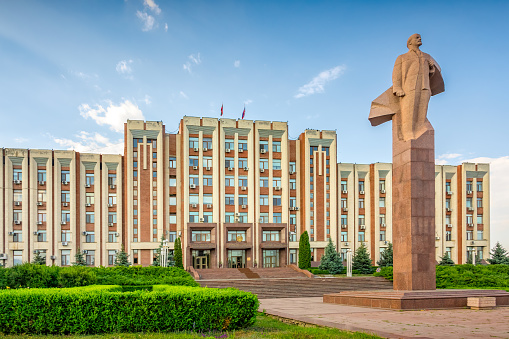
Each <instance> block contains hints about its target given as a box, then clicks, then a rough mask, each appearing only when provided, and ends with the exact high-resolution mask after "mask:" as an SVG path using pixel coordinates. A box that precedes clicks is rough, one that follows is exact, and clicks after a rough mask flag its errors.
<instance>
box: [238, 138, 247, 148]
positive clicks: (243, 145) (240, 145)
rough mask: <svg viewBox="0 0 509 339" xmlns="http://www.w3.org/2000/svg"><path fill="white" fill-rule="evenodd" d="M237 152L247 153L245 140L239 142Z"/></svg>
mask: <svg viewBox="0 0 509 339" xmlns="http://www.w3.org/2000/svg"><path fill="white" fill-rule="evenodd" d="M238 144H239V150H240V149H241V150H243V151H247V140H239V142H238Z"/></svg>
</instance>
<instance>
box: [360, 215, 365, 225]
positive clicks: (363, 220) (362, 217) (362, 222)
mask: <svg viewBox="0 0 509 339" xmlns="http://www.w3.org/2000/svg"><path fill="white" fill-rule="evenodd" d="M359 225H360V226H365V225H366V221H365V218H364V215H359Z"/></svg>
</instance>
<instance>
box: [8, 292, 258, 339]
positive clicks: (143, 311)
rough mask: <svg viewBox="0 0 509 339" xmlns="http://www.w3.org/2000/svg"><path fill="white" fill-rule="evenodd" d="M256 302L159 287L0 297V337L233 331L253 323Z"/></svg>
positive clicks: (247, 296) (241, 295)
mask: <svg viewBox="0 0 509 339" xmlns="http://www.w3.org/2000/svg"><path fill="white" fill-rule="evenodd" d="M258 305H259V304H258V299H257V298H256V296H255V295H253V294H251V293H249V292H243V291H239V290H236V289H232V288H228V289H208V288H193V287H175V286H165V285H158V286H154V287H153V291H152V292H150V291H146V290H141V291H140V290H138V291H133V292H122V288H121V287H120V286H89V287H82V288H66V289H30V290H27V289H22V290H12V291H5V290H4V291H0V314H2V317H0V331H1V332H3V333H4V334H9V333H33V334H70V333H73V334H85V333H88V334H93V333H119V332H159V331H161V332H166V331H191V330H192V331H210V330H219V331H225V330H234V329H238V328H242V327H247V326H249V325H251V324H253V323H254V320H255V315H256V310H257V309H258Z"/></svg>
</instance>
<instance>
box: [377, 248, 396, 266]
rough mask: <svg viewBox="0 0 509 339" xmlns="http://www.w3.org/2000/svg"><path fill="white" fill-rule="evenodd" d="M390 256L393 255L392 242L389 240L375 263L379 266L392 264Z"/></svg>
mask: <svg viewBox="0 0 509 339" xmlns="http://www.w3.org/2000/svg"><path fill="white" fill-rule="evenodd" d="M392 256H393V250H392V243H390V242H389V244H388V245H387V248H386V249H385V251H383V252H382V253H381V254H380V260H379V261H377V265H378V266H380V267H388V266H392Z"/></svg>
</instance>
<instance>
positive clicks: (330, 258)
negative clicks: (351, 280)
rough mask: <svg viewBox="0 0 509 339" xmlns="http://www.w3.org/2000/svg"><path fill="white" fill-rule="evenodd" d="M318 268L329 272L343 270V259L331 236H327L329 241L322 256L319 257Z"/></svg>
mask: <svg viewBox="0 0 509 339" xmlns="http://www.w3.org/2000/svg"><path fill="white" fill-rule="evenodd" d="M319 269H321V270H327V271H329V273H330V274H339V273H341V272H342V271H343V261H342V260H341V256H340V255H339V253H338V252H337V251H336V246H334V243H333V242H332V240H331V238H329V243H328V244H327V247H325V254H324V256H323V257H322V258H321V259H320V267H319Z"/></svg>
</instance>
